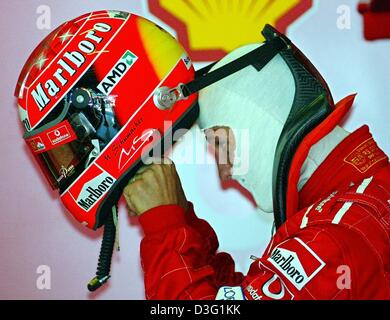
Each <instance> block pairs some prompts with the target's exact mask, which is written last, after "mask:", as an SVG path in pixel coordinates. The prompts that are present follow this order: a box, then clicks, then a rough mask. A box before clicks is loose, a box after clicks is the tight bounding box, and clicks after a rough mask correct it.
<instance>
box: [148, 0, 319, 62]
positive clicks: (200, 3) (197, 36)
mask: <svg viewBox="0 0 390 320" xmlns="http://www.w3.org/2000/svg"><path fill="white" fill-rule="evenodd" d="M148 5H149V11H150V12H151V13H152V14H153V15H155V16H156V17H158V18H159V19H161V20H162V21H163V22H164V23H166V24H167V25H169V26H170V27H172V28H173V29H175V30H176V32H177V36H178V39H179V41H180V43H181V44H182V45H183V46H184V47H185V49H186V51H187V52H188V54H189V55H190V57H191V58H192V60H193V61H210V60H218V59H220V58H222V57H223V56H224V55H226V53H227V52H230V51H232V50H234V49H235V48H237V47H239V46H241V45H244V44H248V43H254V42H260V41H263V40H264V38H263V36H262V35H261V30H262V28H263V26H264V25H265V24H266V23H269V24H271V25H273V26H274V27H276V28H277V29H278V30H279V31H281V32H285V31H286V29H287V27H288V26H289V25H290V24H291V23H293V22H294V21H296V20H297V19H298V18H299V17H300V16H301V15H302V14H304V13H305V12H307V11H308V10H309V9H310V8H311V7H312V0H290V1H286V0H148Z"/></svg>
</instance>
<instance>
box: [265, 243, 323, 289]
mask: <svg viewBox="0 0 390 320" xmlns="http://www.w3.org/2000/svg"><path fill="white" fill-rule="evenodd" d="M267 260H268V261H269V262H270V263H271V264H272V265H273V266H274V267H275V268H276V269H277V270H278V271H279V272H280V274H281V275H282V276H283V277H284V278H285V279H287V280H288V281H289V282H291V284H293V285H294V287H295V288H297V289H298V290H302V288H303V287H304V286H305V285H306V284H307V283H308V282H309V281H310V280H311V279H313V278H314V277H315V276H316V275H317V273H318V272H320V271H321V269H322V268H323V267H324V266H325V262H324V261H322V260H321V258H320V257H319V256H318V255H317V254H316V253H315V252H314V251H313V250H312V249H311V248H310V247H309V246H308V245H307V244H305V243H304V242H303V241H302V240H301V239H299V238H293V239H289V240H287V241H285V242H282V243H281V244H279V245H278V246H277V247H275V249H274V250H273V251H272V253H271V256H270V257H269V258H268V259H267Z"/></svg>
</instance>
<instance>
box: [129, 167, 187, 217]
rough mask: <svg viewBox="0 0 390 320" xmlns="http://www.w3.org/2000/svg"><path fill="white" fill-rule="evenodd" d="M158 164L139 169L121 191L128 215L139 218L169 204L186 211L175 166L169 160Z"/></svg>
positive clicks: (185, 200)
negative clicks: (147, 212)
mask: <svg viewBox="0 0 390 320" xmlns="http://www.w3.org/2000/svg"><path fill="white" fill-rule="evenodd" d="M160 162H161V163H160V164H158V163H152V164H150V165H145V166H143V167H142V168H140V169H139V170H138V172H137V173H136V175H135V176H134V177H133V178H132V179H130V181H129V183H128V185H127V186H126V188H125V189H124V190H123V196H124V197H125V200H126V203H127V206H128V209H129V213H130V215H137V216H140V215H141V214H143V213H144V212H146V211H148V210H150V209H152V208H155V207H158V206H162V205H169V204H176V205H179V206H181V207H182V208H183V209H184V210H187V208H188V203H187V199H186V197H185V195H184V192H183V189H182V186H181V182H180V179H179V176H178V175H177V172H176V168H175V165H174V164H173V162H172V161H171V160H169V159H163V160H160Z"/></svg>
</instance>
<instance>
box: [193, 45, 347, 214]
mask: <svg viewBox="0 0 390 320" xmlns="http://www.w3.org/2000/svg"><path fill="white" fill-rule="evenodd" d="M261 45H262V44H250V45H246V46H243V47H240V48H238V49H236V50H234V51H233V52H231V53H230V54H228V55H227V56H225V57H224V58H223V59H222V60H220V61H219V62H218V63H217V64H215V65H214V66H213V67H212V69H211V70H210V71H213V70H215V69H217V68H219V67H221V66H223V65H225V64H227V63H229V62H230V61H233V60H235V59H237V58H239V57H240V56H242V55H244V54H246V53H248V52H250V51H252V50H254V49H256V48H258V47H259V46H261ZM295 90H296V86H295V80H294V77H293V74H292V73H291V71H290V69H289V67H288V65H287V64H286V62H285V61H284V60H283V58H282V57H281V56H280V55H279V54H278V55H277V56H275V57H274V58H273V59H272V60H271V61H270V62H269V63H268V64H267V65H266V66H265V67H264V68H263V69H261V71H257V70H256V69H255V68H254V67H253V66H248V67H246V68H244V69H242V70H240V71H238V72H237V73H234V74H232V75H230V76H229V77H227V78H224V79H222V80H220V81H218V82H216V83H214V84H213V85H211V86H209V87H207V88H205V89H203V90H201V91H200V93H199V105H200V116H199V127H200V129H207V128H212V127H215V126H227V127H230V128H231V129H232V130H233V132H234V136H235V140H236V149H235V156H234V162H233V169H232V178H233V179H234V180H237V181H238V182H239V183H240V184H241V185H242V186H243V187H244V188H246V189H247V190H248V191H250V192H251V193H252V195H253V197H254V198H255V201H256V204H257V206H258V208H259V209H261V210H262V211H265V212H273V201H272V168H273V162H274V155H275V149H276V146H277V143H278V139H279V136H280V134H281V131H282V129H283V126H284V123H285V122H286V119H287V117H288V114H289V112H290V109H291V107H292V104H293V101H294V96H295ZM347 134H348V133H347V132H346V131H344V130H343V129H342V128H340V127H336V128H335V129H334V130H333V131H332V132H331V133H330V134H329V135H328V136H326V137H325V138H324V139H322V140H321V141H319V142H318V143H317V144H316V145H314V146H313V147H312V148H311V150H310V153H309V156H308V158H307V159H306V161H305V163H304V164H303V166H302V170H301V179H300V180H299V183H298V188H299V189H301V188H302V187H303V185H304V184H305V183H306V181H307V180H308V179H309V178H310V176H311V175H312V174H313V172H314V171H315V170H316V169H317V167H318V166H319V165H320V164H321V162H322V161H323V160H324V159H325V158H326V156H327V155H328V154H329V153H330V152H331V151H332V150H333V149H334V147H335V146H336V145H337V144H339V143H340V141H342V140H343V139H344V138H345V137H346V136H347ZM247 138H249V140H248V139H247Z"/></svg>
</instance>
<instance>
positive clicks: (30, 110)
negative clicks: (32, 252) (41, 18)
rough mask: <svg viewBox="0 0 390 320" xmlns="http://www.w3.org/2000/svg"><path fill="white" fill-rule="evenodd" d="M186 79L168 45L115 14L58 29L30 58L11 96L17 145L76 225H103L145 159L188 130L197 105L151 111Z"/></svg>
mask: <svg viewBox="0 0 390 320" xmlns="http://www.w3.org/2000/svg"><path fill="white" fill-rule="evenodd" d="M193 79H194V69H193V66H192V63H191V60H190V59H189V57H188V56H187V54H186V52H185V51H184V49H183V48H182V46H181V45H180V44H179V43H178V42H177V40H176V39H175V38H174V37H172V36H171V35H170V34H169V33H167V32H166V31H165V30H163V29H162V28H161V27H159V26H157V25H156V24H154V23H152V22H151V21H149V20H146V19H144V18H142V17H139V16H137V15H134V14H130V13H127V12H122V11H98V12H92V13H88V14H85V15H83V16H81V17H78V18H76V19H74V20H71V21H69V22H66V23H64V24H62V25H61V26H60V27H58V28H57V29H56V30H54V31H53V32H51V33H50V34H49V35H48V36H47V37H46V38H45V39H44V40H43V41H42V42H41V43H40V44H39V45H38V47H37V48H36V49H35V50H34V51H33V53H32V54H31V55H30V57H29V58H28V60H27V62H26V64H25V66H24V67H23V70H22V72H21V75H20V77H19V81H18V84H17V87H16V90H15V96H16V97H17V101H18V109H19V115H20V119H21V121H22V123H23V125H24V127H25V133H24V139H25V141H26V142H27V144H28V146H29V149H30V150H31V152H32V154H33V155H34V157H35V158H36V159H37V161H38V163H39V165H40V167H41V169H42V172H43V173H44V175H45V177H46V178H47V180H48V182H49V183H50V185H51V186H52V187H53V188H55V189H58V190H59V193H60V197H61V200H62V202H63V203H64V205H65V206H66V208H67V209H68V210H69V211H70V212H71V213H72V215H73V216H74V217H75V218H76V219H77V220H78V221H79V222H80V223H82V224H84V225H86V226H87V227H89V228H92V229H97V228H98V227H100V226H101V225H103V223H104V219H105V215H106V214H107V213H109V212H111V207H112V206H113V205H115V204H116V203H117V201H118V199H119V197H120V194H121V192H122V189H123V187H124V185H125V184H126V183H127V180H128V178H129V177H131V175H132V174H134V172H135V171H136V170H137V169H138V167H139V165H140V164H141V155H142V154H143V153H145V150H146V151H147V150H149V149H152V146H154V145H156V143H160V144H161V142H162V140H163V137H164V136H165V135H167V134H168V132H172V131H173V130H175V129H176V128H183V127H189V126H190V125H191V124H192V123H193V121H194V120H195V119H196V116H197V110H198V108H197V104H196V100H197V97H196V95H191V96H190V97H188V98H186V99H181V100H180V101H178V102H177V103H175V104H174V106H173V105H172V104H168V105H166V104H164V101H165V99H166V96H165V98H164V97H163V98H162V99H160V100H158V101H156V94H158V93H159V90H160V91H161V90H162V89H163V88H175V87H177V86H178V85H179V84H180V83H187V82H190V81H192V80H193ZM167 123H170V124H171V125H167Z"/></svg>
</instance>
